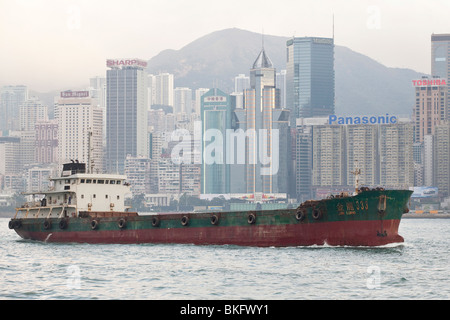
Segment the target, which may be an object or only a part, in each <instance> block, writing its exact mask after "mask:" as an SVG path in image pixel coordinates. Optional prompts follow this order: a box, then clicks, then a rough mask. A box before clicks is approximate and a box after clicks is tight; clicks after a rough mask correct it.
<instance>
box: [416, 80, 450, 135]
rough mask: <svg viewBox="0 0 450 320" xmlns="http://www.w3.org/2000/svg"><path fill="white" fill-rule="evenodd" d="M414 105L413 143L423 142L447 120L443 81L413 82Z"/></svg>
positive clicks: (445, 87) (445, 91)
mask: <svg viewBox="0 0 450 320" xmlns="http://www.w3.org/2000/svg"><path fill="white" fill-rule="evenodd" d="M412 83H413V86H414V88H415V94H416V104H415V106H414V109H413V120H414V141H415V142H423V141H424V137H425V136H426V135H429V134H431V135H432V134H434V130H435V127H436V126H437V125H438V124H439V123H441V122H443V121H445V120H446V119H447V116H448V115H447V111H448V109H447V107H446V98H447V86H446V81H445V79H441V78H439V77H436V76H435V77H433V78H432V79H429V78H428V77H422V79H420V80H413V81H412Z"/></svg>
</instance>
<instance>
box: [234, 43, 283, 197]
mask: <svg viewBox="0 0 450 320" xmlns="http://www.w3.org/2000/svg"><path fill="white" fill-rule="evenodd" d="M275 74H276V71H275V68H274V67H273V64H272V61H271V60H270V58H269V57H268V56H267V54H266V52H265V50H264V48H263V49H262V50H261V52H260V54H259V55H258V57H257V58H256V60H255V62H254V63H253V66H252V68H251V69H250V89H246V90H244V109H242V110H236V111H237V112H235V115H236V117H237V122H238V123H239V128H241V129H243V130H246V132H247V134H248V135H249V138H248V140H247V146H246V156H245V158H246V189H247V192H248V193H253V194H255V193H261V192H262V193H287V191H288V190H287V189H288V181H287V180H288V179H287V168H288V167H287V162H288V157H289V155H288V150H290V148H289V147H290V145H289V144H290V141H289V112H288V110H285V109H280V108H279V105H278V104H277V101H279V99H278V97H277V96H278V92H279V91H278V90H277V89H276V86H275ZM252 134H254V136H253V137H252Z"/></svg>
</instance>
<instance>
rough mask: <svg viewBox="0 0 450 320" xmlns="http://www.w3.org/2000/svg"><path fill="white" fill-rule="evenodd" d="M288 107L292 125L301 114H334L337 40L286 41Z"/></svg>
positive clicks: (308, 115) (310, 115)
mask: <svg viewBox="0 0 450 320" xmlns="http://www.w3.org/2000/svg"><path fill="white" fill-rule="evenodd" d="M286 46H287V62H286V107H287V108H288V109H290V110H291V125H292V126H295V119H296V118H300V117H317V116H327V115H330V114H333V113H334V93H335V86H334V39H332V38H317V37H303V38H292V39H290V40H288V41H287V43H286Z"/></svg>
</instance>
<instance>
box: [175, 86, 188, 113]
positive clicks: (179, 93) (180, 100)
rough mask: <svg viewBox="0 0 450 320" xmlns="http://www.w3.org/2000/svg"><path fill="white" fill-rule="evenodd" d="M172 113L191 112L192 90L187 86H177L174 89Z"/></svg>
mask: <svg viewBox="0 0 450 320" xmlns="http://www.w3.org/2000/svg"><path fill="white" fill-rule="evenodd" d="M173 113H184V114H186V115H190V114H191V113H192V90H191V89H189V88H181V87H177V88H175V90H174V104H173Z"/></svg>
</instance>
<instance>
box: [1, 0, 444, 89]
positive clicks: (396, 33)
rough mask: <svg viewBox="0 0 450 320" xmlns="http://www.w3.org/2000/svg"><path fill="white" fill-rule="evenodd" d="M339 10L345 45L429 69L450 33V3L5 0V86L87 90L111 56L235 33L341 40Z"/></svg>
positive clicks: (395, 63)
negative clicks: (436, 45) (440, 37)
mask: <svg viewBox="0 0 450 320" xmlns="http://www.w3.org/2000/svg"><path fill="white" fill-rule="evenodd" d="M333 13H334V18H335V43H336V44H337V45H343V46H347V47H349V48H350V49H352V50H354V51H357V52H360V53H363V54H365V55H367V56H369V57H371V58H373V59H375V60H377V61H379V62H381V63H383V64H384V65H386V66H389V67H401V68H410V69H414V70H416V71H419V72H424V73H429V72H430V50H431V49H430V37H431V34H432V33H450V0H428V1H424V0H385V1H381V0H372V1H370V0H271V1H269V0H222V1H216V0H186V1H183V0H164V1H162V0H158V1H156V0H108V1H103V0H89V1H87V0H86V1H84V0H0V43H1V47H0V85H5V84H12V85H17V84H24V85H27V86H28V87H29V88H30V89H32V90H37V91H42V92H45V91H50V90H60V89H70V88H74V87H80V86H85V85H86V86H87V85H88V81H89V78H90V77H92V76H95V75H105V72H106V62H105V61H106V59H107V58H127V57H136V58H142V59H150V58H152V57H153V56H155V55H156V54H158V53H159V52H160V51H162V50H164V49H176V50H178V49H180V48H182V47H183V46H185V45H186V44H188V43H190V42H192V41H193V40H195V39H197V38H199V37H202V36H204V35H206V34H209V33H211V32H214V31H217V30H222V29H226V28H240V29H244V30H249V31H253V32H258V33H261V32H262V31H263V30H264V33H265V34H269V35H276V36H286V37H288V36H294V35H295V36H299V37H300V36H325V37H331V35H332V16H333ZM246 71H247V70H243V72H246ZM387 80H388V79H387Z"/></svg>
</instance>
